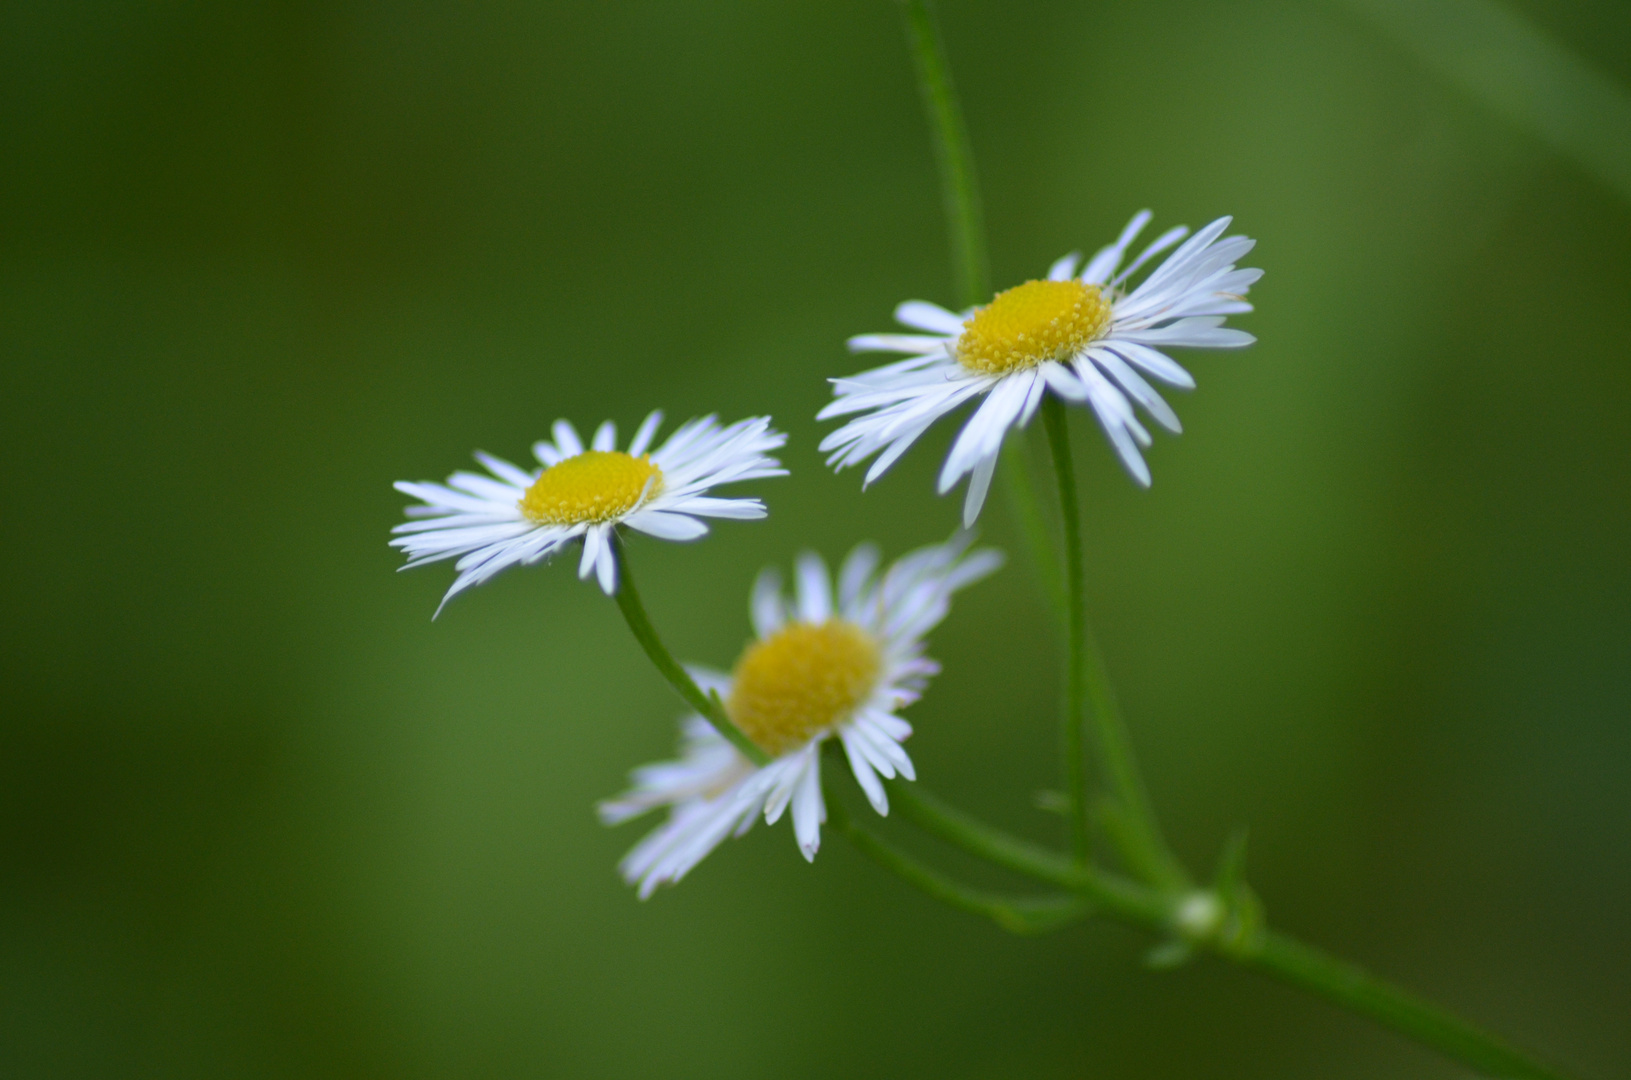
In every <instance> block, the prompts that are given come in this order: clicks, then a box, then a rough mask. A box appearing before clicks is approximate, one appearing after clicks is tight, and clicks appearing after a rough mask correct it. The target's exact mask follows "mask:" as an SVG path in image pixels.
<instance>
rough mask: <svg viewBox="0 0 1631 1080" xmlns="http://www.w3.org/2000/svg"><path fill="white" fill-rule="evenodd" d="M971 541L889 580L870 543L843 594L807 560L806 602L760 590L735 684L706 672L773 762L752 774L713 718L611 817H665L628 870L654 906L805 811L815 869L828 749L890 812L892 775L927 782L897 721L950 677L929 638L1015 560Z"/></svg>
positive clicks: (801, 828)
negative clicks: (760, 830) (973, 589)
mask: <svg viewBox="0 0 1631 1080" xmlns="http://www.w3.org/2000/svg"><path fill="white" fill-rule="evenodd" d="M968 543H969V538H968V536H967V535H966V534H961V535H959V536H955V537H953V538H952V539H951V540H950V541H948V542H946V543H944V544H934V545H931V546H929V547H926V548H920V549H919V550H917V551H914V552H911V553H910V554H908V555H905V556H902V557H901V558H900V559H898V560H896V562H895V563H894V564H893V565H892V566H890V567H889V568H888V569H887V570H885V571H884V572H883V573H882V574H881V575H880V574H878V573H877V572H876V570H877V566H878V552H877V549H876V548H875V547H873V546H872V545H870V544H863V545H861V546H859V547H857V548H856V549H855V550H854V551H853V552H851V553H850V555H849V558H847V559H846V560H844V565H843V568H842V569H841V570H840V571H839V573H838V591H837V596H836V597H835V596H834V595H833V587H832V583H831V581H830V580H829V578H828V574H827V566H826V564H825V563H824V562H822V560H821V558H820V556H817V555H814V554H809V553H806V554H804V555H802V556H800V558H799V560H798V566H797V571H798V575H797V576H798V587H797V600H796V602H790V601H789V600H787V599H785V598H784V597H783V594H782V586H781V580H780V576H779V575H778V574H777V573H776V572H775V571H774V570H766V571H764V572H763V573H761V574H760V575H759V579H758V581H756V582H755V583H754V586H753V599H752V611H753V626H754V630H755V631H756V632H757V634H758V639H757V640H756V641H754V642H753V643H752V644H750V645H749V646H748V647H747V649H746V650H745V651H744V652H743V653H742V656H741V658H740V659H739V660H737V662H736V669H735V670H734V671H733V672H732V673H731V674H730V675H724V674H721V673H718V672H709V671H705V670H693V672H692V677H693V678H695V679H696V681H697V683H698V685H699V686H701V688H702V690H703V692H704V693H707V692H709V691H713V692H717V693H718V694H719V697H720V700H721V701H723V702H724V704H725V711H726V714H727V715H728V716H729V717H730V719H731V721H732V722H733V723H735V724H736V726H737V727H738V728H740V729H741V730H742V732H743V734H745V735H746V736H747V737H748V738H749V739H752V740H753V742H754V743H755V744H757V745H758V746H759V747H760V748H762V749H763V750H764V751H765V753H766V754H768V755H770V758H771V761H770V762H769V764H767V765H763V766H758V765H755V764H754V763H753V762H751V761H749V760H748V759H747V758H746V757H745V756H743V755H742V754H741V752H740V751H738V750H737V749H736V748H735V747H734V746H732V745H731V744H730V743H729V742H727V741H725V739H724V737H723V736H721V735H720V734H719V733H718V732H716V731H715V730H714V729H713V728H712V727H711V726H710V725H709V724H708V722H707V721H706V720H704V719H703V718H702V717H701V716H697V715H695V714H692V715H691V716H689V717H687V718H686V719H685V720H684V721H683V740H682V744H681V748H680V759H679V760H678V761H665V762H659V763H658V764H655V765H647V766H645V767H644V768H640V769H636V770H635V771H634V773H633V774H632V776H631V779H632V780H633V782H634V786H633V788H632V789H631V790H630V791H628V792H626V793H625V794H623V795H622V796H620V797H618V798H616V799H613V800H611V801H609V802H605V803H602V804H601V805H600V808H599V809H600V817H601V820H602V821H604V822H605V823H606V824H608V825H614V824H617V823H618V822H621V821H625V820H627V819H629V818H631V817H635V816H637V815H639V814H643V813H645V812H646V811H648V810H653V809H656V808H658V807H662V806H666V807H669V808H670V810H669V815H668V820H667V821H666V822H664V823H663V824H662V825H661V826H660V827H659V828H657V829H656V830H654V831H653V832H652V833H651V834H649V835H648V836H647V837H646V838H645V839H643V840H641V841H640V843H639V844H637V845H636V846H635V848H634V850H633V851H630V852H629V853H628V855H627V856H626V857H625V858H624V859H623V861H622V863H620V864H619V869H620V870H621V871H622V873H623V877H624V879H625V880H627V881H628V882H629V884H631V885H638V886H639V888H640V898H641V899H645V898H646V897H648V896H650V895H651V893H652V892H653V891H654V890H655V889H656V888H657V886H659V885H662V884H664V883H665V882H675V881H678V880H679V879H680V878H682V877H684V876H685V875H686V873H687V872H688V871H690V869H691V868H692V867H694V866H696V864H697V863H699V862H701V861H702V859H703V857H704V856H706V855H707V854H708V853H709V852H710V851H712V850H713V849H714V848H715V847H717V846H719V844H720V842H721V841H723V840H724V839H725V837H727V836H730V835H733V834H734V835H737V836H740V835H741V834H743V833H745V832H747V830H748V829H749V828H750V827H752V825H753V821H754V818H755V817H757V816H758V815H759V814H760V813H761V812H762V813H763V814H764V817H765V821H766V822H768V823H771V824H774V823H775V822H776V821H777V819H779V818H780V817H781V816H782V813H783V812H784V811H786V810H787V809H788V808H789V807H791V808H792V817H793V834H794V836H795V838H796V839H797V841H798V846H799V850H800V851H802V852H803V853H804V857H805V858H806V859H814V858H815V853H816V849H817V848H818V847H820V846H821V824H822V822H824V821H826V819H827V808H826V803H825V802H824V801H823V800H822V797H821V745H822V743H824V742H826V741H827V740H828V739H832V738H836V739H838V740H839V741H841V742H842V743H843V745H844V751H845V753H846V754H847V755H848V757H849V764H850V769H851V770H852V771H853V772H854V774H855V779H856V781H857V782H858V783H859V784H860V785H861V790H862V791H864V792H865V793H866V797H867V800H868V801H869V802H871V803H872V805H873V807H874V808H875V809H876V810H877V811H878V813H880V814H887V813H888V812H889V800H888V796H887V795H886V794H885V793H884V789H883V783H882V781H880V780H879V777H880V776H882V777H883V778H885V779H890V778H893V777H895V776H896V775H900V776H904V777H905V778H906V779H908V780H913V779H916V773H915V772H914V770H913V769H912V759H911V758H909V757H907V755H906V751H905V750H904V749H903V748H902V747H901V745H900V744H901V743H902V742H903V741H904V740H905V739H906V738H907V737H908V736H910V735H911V734H912V726H911V725H910V724H908V723H907V722H906V721H905V720H902V719H901V718H900V717H899V716H896V715H895V713H896V711H897V710H899V709H901V708H902V707H904V706H906V705H908V704H910V703H911V702H913V701H916V700H917V698H918V695H919V694H920V693H921V692H922V690H923V688H924V686H925V685H926V684H927V682H928V680H929V677H930V676H931V675H934V674H935V673H936V672H938V671H939V670H940V668H939V665H937V664H936V663H935V662H934V661H933V660H930V659H928V658H927V657H925V656H924V655H923V637H924V635H925V634H927V633H928V632H929V630H931V629H932V628H933V627H934V626H935V625H937V624H938V623H939V622H940V620H941V619H943V618H945V617H946V612H947V610H948V609H949V608H950V605H951V595H952V593H954V592H956V591H957V590H958V589H961V588H962V587H963V586H965V585H968V584H971V583H972V582H975V581H977V580H979V579H980V578H982V577H985V576H986V575H987V574H989V573H991V572H992V571H993V570H995V569H996V568H997V567H998V566H1000V565H1001V564H1002V555H1001V554H1000V553H999V552H996V551H992V550H989V549H985V550H979V551H973V552H970V551H968Z"/></svg>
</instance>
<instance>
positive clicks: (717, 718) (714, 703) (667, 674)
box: [616, 539, 770, 765]
mask: <svg viewBox="0 0 1631 1080" xmlns="http://www.w3.org/2000/svg"><path fill="white" fill-rule="evenodd" d="M616 543H617V545H618V552H617V562H618V567H617V569H618V577H619V578H620V580H619V581H618V583H617V594H616V597H617V608H618V610H619V611H621V612H622V613H623V619H624V621H625V622H627V623H628V624H629V630H630V631H632V632H633V633H634V640H636V641H638V642H639V643H640V647H641V648H642V649H644V650H645V651H646V656H648V657H650V658H651V662H652V663H653V664H654V665H656V667H657V670H658V672H659V673H661V674H662V677H663V678H665V679H667V680H668V685H670V686H672V687H673V688H674V689H675V690H676V691H677V692H678V693H679V695H680V697H682V698H684V699H685V703H686V704H687V705H689V706H691V708H693V709H695V710H696V711H697V712H699V713H701V714H702V718H703V719H704V720H706V721H708V723H710V724H712V725H713V726H714V730H715V731H717V732H719V733H720V734H721V735H723V736H724V737H725V738H726V739H728V740H730V743H731V745H732V746H734V747H736V748H737V749H738V750H740V751H741V752H742V755H743V756H744V757H746V758H747V759H748V760H749V761H751V762H753V763H754V764H756V765H766V764H769V762H770V755H768V754H766V753H765V752H764V751H763V750H761V749H759V747H758V744H756V743H755V742H754V741H753V740H752V739H750V738H748V737H747V736H746V735H744V734H742V729H741V728H739V727H737V726H736V725H735V724H733V723H731V718H730V717H729V716H727V715H725V707H724V705H723V704H722V703H721V702H720V700H719V695H718V694H704V693H703V692H702V688H701V687H699V686H697V684H696V680H694V679H692V678H691V676H690V674H689V673H688V672H687V671H686V670H685V669H684V668H683V667H681V666H680V665H679V662H678V661H676V660H675V659H674V656H673V654H672V653H670V652H669V651H668V648H667V647H666V646H664V645H663V641H662V638H660V637H658V636H657V630H656V628H655V627H653V626H652V625H651V619H650V618H648V617H647V615H646V608H645V605H644V604H642V603H640V591H639V590H638V589H637V588H635V586H634V574H633V573H632V572H631V571H630V569H629V551H628V547H627V546H626V545H625V544H623V543H622V541H621V539H619V540H618V541H616Z"/></svg>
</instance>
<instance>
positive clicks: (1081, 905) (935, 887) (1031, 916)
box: [824, 769, 1093, 934]
mask: <svg viewBox="0 0 1631 1080" xmlns="http://www.w3.org/2000/svg"><path fill="white" fill-rule="evenodd" d="M831 772H832V770H830V769H829V770H828V773H829V775H830V774H831ZM824 786H826V787H827V794H826V802H827V819H828V823H829V825H830V826H831V827H832V828H833V829H836V830H837V831H838V832H839V833H841V834H843V836H844V837H845V839H847V840H849V842H850V843H852V844H854V845H855V848H856V850H857V851H859V852H861V854H863V855H865V856H866V857H867V858H869V859H871V860H872V861H873V862H875V863H877V864H878V865H879V866H882V867H883V868H884V869H885V870H888V871H890V872H891V873H893V874H895V875H896V876H897V877H899V878H901V879H902V880H904V881H905V882H907V883H908V884H910V885H914V886H916V887H917V888H919V889H921V890H922V891H923V892H925V893H927V894H928V895H929V896H931V897H933V898H934V899H936V900H939V901H941V902H942V903H944V904H948V905H950V906H951V907H954V908H956V909H958V910H959V911H965V912H967V913H968V914H970V915H977V916H979V917H981V918H985V919H990V920H991V921H992V922H995V923H996V924H997V925H998V926H1000V927H1002V928H1003V929H1004V930H1007V931H1009V932H1010V933H1015V934H1046V933H1048V932H1049V931H1052V930H1057V929H1059V928H1060V927H1062V926H1065V925H1066V924H1068V923H1072V922H1076V921H1077V920H1079V919H1083V918H1086V917H1087V916H1088V915H1090V914H1092V911H1093V904H1092V902H1091V901H1089V900H1087V899H1086V898H1084V897H1082V896H1080V895H1076V894H1073V893H1066V894H1064V895H1056V896H1034V897H1029V896H1025V897H1021V896H1002V895H999V894H996V893H989V892H985V891H983V890H980V889H971V888H969V887H968V886H966V885H962V884H960V883H958V882H955V881H953V880H951V879H950V878H948V877H946V876H945V875H944V874H942V873H940V872H939V871H937V870H933V869H931V868H929V867H927V866H925V865H924V864H923V863H921V862H919V861H918V860H916V859H914V858H912V857H911V856H910V855H907V854H906V853H905V852H903V851H901V850H900V849H899V848H897V847H895V846H894V845H892V844H890V843H889V842H888V841H887V840H885V839H883V837H881V836H879V835H878V834H877V833H875V832H873V831H872V830H871V829H869V828H867V827H866V826H865V825H862V824H861V823H860V822H858V821H856V820H855V819H854V818H852V817H850V816H849V812H848V811H847V810H846V809H845V808H844V804H843V803H842V802H841V801H840V800H839V799H838V797H837V793H836V792H835V791H833V790H832V788H831V787H830V786H829V785H824Z"/></svg>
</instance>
